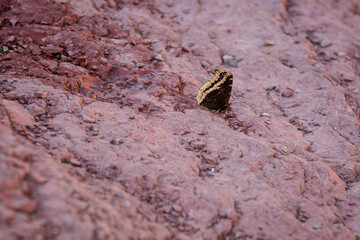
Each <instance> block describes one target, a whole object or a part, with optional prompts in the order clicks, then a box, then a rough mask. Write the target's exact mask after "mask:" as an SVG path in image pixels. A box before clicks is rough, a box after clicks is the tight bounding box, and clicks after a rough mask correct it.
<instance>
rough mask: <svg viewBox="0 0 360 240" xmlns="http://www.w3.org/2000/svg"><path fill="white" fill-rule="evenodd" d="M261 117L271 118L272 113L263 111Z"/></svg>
mask: <svg viewBox="0 0 360 240" xmlns="http://www.w3.org/2000/svg"><path fill="white" fill-rule="evenodd" d="M260 117H269V118H270V117H271V116H270V114H268V113H262V114H261V115H260Z"/></svg>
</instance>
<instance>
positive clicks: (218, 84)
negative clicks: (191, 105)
mask: <svg viewBox="0 0 360 240" xmlns="http://www.w3.org/2000/svg"><path fill="white" fill-rule="evenodd" d="M232 83H233V75H232V73H231V72H228V71H226V70H225V69H223V68H222V69H219V70H216V72H215V76H214V77H213V78H212V79H210V80H209V81H208V82H207V83H206V84H205V85H204V86H202V87H201V88H200V89H199V94H198V96H197V102H198V104H199V105H202V106H204V107H207V108H209V109H212V110H225V109H226V108H227V107H228V105H229V99H230V95H231V89H232Z"/></svg>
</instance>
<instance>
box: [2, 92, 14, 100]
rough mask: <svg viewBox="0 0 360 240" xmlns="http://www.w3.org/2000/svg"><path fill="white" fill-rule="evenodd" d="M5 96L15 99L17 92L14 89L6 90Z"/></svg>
mask: <svg viewBox="0 0 360 240" xmlns="http://www.w3.org/2000/svg"><path fill="white" fill-rule="evenodd" d="M4 97H5V98H6V99H9V100H15V99H16V92H14V91H10V92H6V93H4Z"/></svg>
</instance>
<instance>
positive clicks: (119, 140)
mask: <svg viewBox="0 0 360 240" xmlns="http://www.w3.org/2000/svg"><path fill="white" fill-rule="evenodd" d="M110 143H111V144H112V145H121V144H123V143H124V141H123V140H122V139H120V138H114V139H113V140H111V142H110Z"/></svg>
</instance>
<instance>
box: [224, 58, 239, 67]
mask: <svg viewBox="0 0 360 240" xmlns="http://www.w3.org/2000/svg"><path fill="white" fill-rule="evenodd" d="M222 60H223V62H224V64H227V65H229V66H230V67H236V66H237V61H236V60H235V58H234V57H233V56H231V55H224V56H223V57H222Z"/></svg>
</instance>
